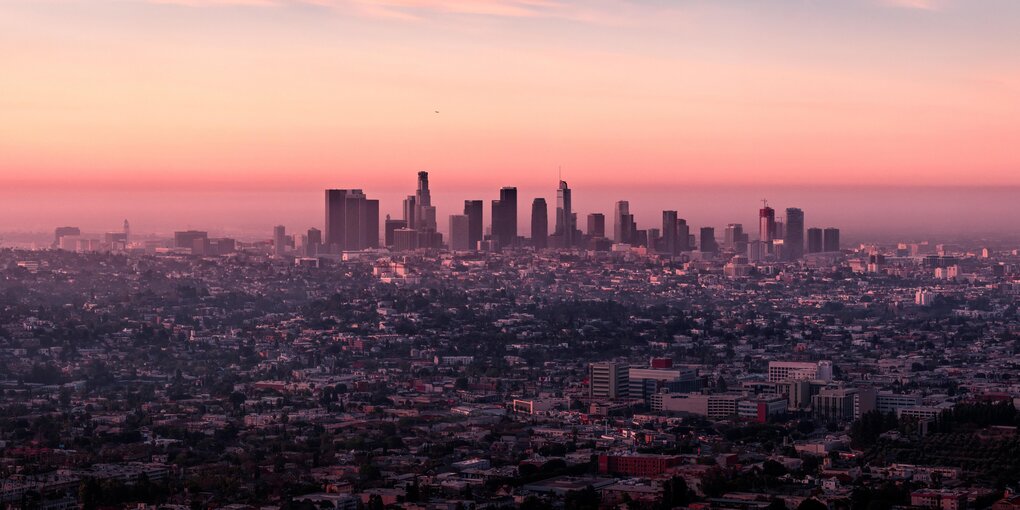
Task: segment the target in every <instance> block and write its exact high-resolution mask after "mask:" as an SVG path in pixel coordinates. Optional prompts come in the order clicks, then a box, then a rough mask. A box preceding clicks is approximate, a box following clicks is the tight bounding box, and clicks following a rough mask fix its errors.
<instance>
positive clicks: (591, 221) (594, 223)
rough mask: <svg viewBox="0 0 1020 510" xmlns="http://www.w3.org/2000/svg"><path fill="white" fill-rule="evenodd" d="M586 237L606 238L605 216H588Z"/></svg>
mask: <svg viewBox="0 0 1020 510" xmlns="http://www.w3.org/2000/svg"><path fill="white" fill-rule="evenodd" d="M588 236H590V237H606V215H605V214H602V213H591V214H589V215H588Z"/></svg>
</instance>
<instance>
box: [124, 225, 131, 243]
mask: <svg viewBox="0 0 1020 510" xmlns="http://www.w3.org/2000/svg"><path fill="white" fill-rule="evenodd" d="M130 240H131V224H130V223H128V220H124V243H125V244H126V243H127V242H128V241H130Z"/></svg>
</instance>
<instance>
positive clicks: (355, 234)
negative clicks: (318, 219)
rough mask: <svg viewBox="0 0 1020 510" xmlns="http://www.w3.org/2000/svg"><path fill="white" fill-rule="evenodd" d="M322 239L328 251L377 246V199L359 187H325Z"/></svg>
mask: <svg viewBox="0 0 1020 510" xmlns="http://www.w3.org/2000/svg"><path fill="white" fill-rule="evenodd" d="M325 234H326V239H325V245H326V246H327V247H328V249H329V251H330V252H331V253H339V252H341V251H357V250H366V249H370V248H378V247H379V201H378V200H369V199H368V197H367V196H365V193H364V192H362V191H361V190H360V189H328V190H326V231H325Z"/></svg>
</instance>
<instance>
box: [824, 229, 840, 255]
mask: <svg viewBox="0 0 1020 510" xmlns="http://www.w3.org/2000/svg"><path fill="white" fill-rule="evenodd" d="M822 243H823V250H824V251H827V252H837V251H839V229H838V228H834V227H829V228H827V229H825V231H824V233H823V240H822Z"/></svg>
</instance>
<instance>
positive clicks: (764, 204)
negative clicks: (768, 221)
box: [761, 198, 769, 209]
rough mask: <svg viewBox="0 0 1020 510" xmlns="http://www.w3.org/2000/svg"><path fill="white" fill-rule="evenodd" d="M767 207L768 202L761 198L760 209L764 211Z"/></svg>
mask: <svg viewBox="0 0 1020 510" xmlns="http://www.w3.org/2000/svg"><path fill="white" fill-rule="evenodd" d="M768 206H769V201H768V200H766V199H764V198H763V199H761V208H762V209H765V208H766V207H768Z"/></svg>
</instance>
